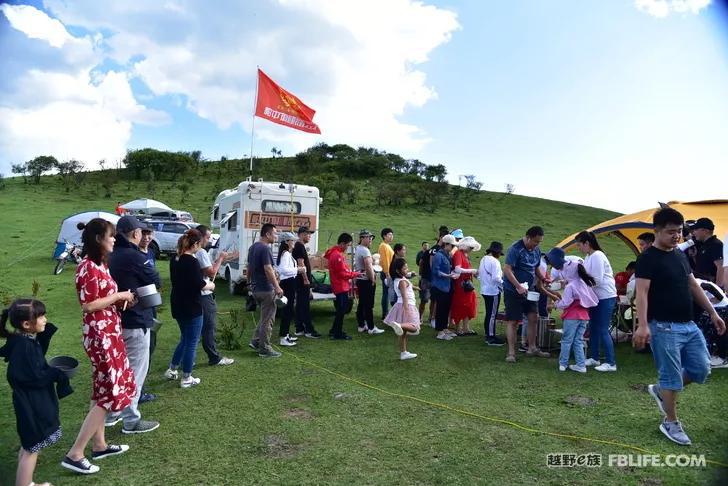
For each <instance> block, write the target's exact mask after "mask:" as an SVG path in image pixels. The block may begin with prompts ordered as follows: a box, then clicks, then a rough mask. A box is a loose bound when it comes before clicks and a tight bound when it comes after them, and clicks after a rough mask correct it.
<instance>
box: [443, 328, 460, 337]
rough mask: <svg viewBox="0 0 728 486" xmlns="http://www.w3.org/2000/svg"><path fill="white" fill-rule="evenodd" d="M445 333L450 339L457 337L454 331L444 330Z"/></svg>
mask: <svg viewBox="0 0 728 486" xmlns="http://www.w3.org/2000/svg"><path fill="white" fill-rule="evenodd" d="M445 332H446V333H447V334H448V336H450V337H456V336H457V335H458V333H456V332H455V331H451V330H450V329H445Z"/></svg>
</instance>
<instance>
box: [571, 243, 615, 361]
mask: <svg viewBox="0 0 728 486" xmlns="http://www.w3.org/2000/svg"><path fill="white" fill-rule="evenodd" d="M576 247H577V248H578V249H579V251H581V252H582V253H584V255H586V256H585V257H584V268H585V269H586V271H587V273H588V274H589V275H591V276H592V277H593V278H594V281H595V282H596V285H595V286H594V293H595V294H597V297H598V298H599V304H598V305H597V306H596V307H592V308H590V309H589V349H590V354H591V357H590V358H589V359H587V360H586V365H587V366H594V367H595V368H594V369H595V370H597V371H617V361H616V359H615V356H614V344H613V343H612V336H611V335H610V334H609V322H610V321H611V319H612V312H613V311H614V305H615V304H616V302H617V286H616V284H615V282H614V273H613V272H612V265H611V264H610V263H609V260H608V259H607V255H605V254H604V252H603V251H602V248H601V246H599V242H598V241H597V237H596V235H595V234H594V233H592V232H591V231H582V232H581V233H579V234H578V235H576ZM600 347H604V352H605V360H606V361H605V362H604V363H602V362H601V361H599V348H600Z"/></svg>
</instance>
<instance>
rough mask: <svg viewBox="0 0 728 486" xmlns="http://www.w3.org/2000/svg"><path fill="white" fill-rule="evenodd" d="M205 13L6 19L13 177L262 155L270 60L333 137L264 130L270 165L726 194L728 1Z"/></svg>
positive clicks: (175, 10)
mask: <svg viewBox="0 0 728 486" xmlns="http://www.w3.org/2000/svg"><path fill="white" fill-rule="evenodd" d="M23 5H30V6H32V8H31V7H23ZM211 5H213V7H212V8H211V7H208V6H205V5H204V4H201V3H199V2H194V1H186V0H165V1H159V2H144V3H142V4H137V3H131V4H130V3H128V2H103V3H99V2H94V1H92V0H79V1H77V2H72V4H68V3H66V2H63V1H61V0H46V1H45V2H11V3H10V4H6V5H4V6H2V7H0V8H1V9H2V13H3V14H4V15H0V59H2V60H1V61H0V67H1V68H2V70H3V72H4V73H8V75H7V76H4V77H3V80H1V81H0V172H3V173H6V174H7V173H9V166H10V164H11V163H17V162H19V161H22V160H27V159H28V158H32V157H33V156H35V155H39V154H40V153H53V154H55V155H57V156H58V157H59V158H68V157H76V158H79V159H81V160H83V161H84V162H85V163H86V164H87V166H88V167H94V166H95V165H96V163H97V161H98V160H99V159H101V158H103V159H106V160H107V161H111V162H112V163H113V161H115V160H118V159H119V158H120V157H121V156H123V151H124V150H125V149H127V148H138V147H146V146H151V147H155V148H159V149H166V150H201V151H202V152H203V154H204V156H205V157H207V158H210V159H216V158H219V157H220V156H222V155H226V156H228V157H235V156H237V157H239V156H242V155H243V154H249V153H250V128H251V126H250V124H251V116H250V111H251V107H252V103H253V90H254V87H255V85H254V82H255V66H256V64H260V65H261V67H262V68H263V69H264V70H266V72H268V74H269V75H271V77H273V78H274V79H276V80H277V81H279V82H280V83H281V84H282V85H283V86H285V87H286V88H287V89H289V90H290V91H292V92H294V93H295V94H297V95H299V96H300V97H301V98H302V99H303V100H304V101H305V102H307V103H308V104H310V105H311V106H312V107H314V108H315V109H317V110H318V113H317V117H316V120H317V121H318V122H319V123H320V125H321V128H322V131H323V134H322V136H321V137H317V136H312V135H308V134H302V133H297V132H296V133H292V132H291V131H290V130H286V129H284V128H281V127H278V126H275V125H273V124H271V123H269V122H267V121H264V120H257V121H256V140H255V150H254V153H255V154H256V155H268V154H269V153H270V149H271V147H274V146H275V147H278V148H280V149H282V150H283V152H284V154H286V155H292V154H295V153H296V152H297V151H299V150H302V149H304V148H305V147H307V146H310V145H312V144H314V143H317V142H319V141H325V142H327V143H349V144H351V145H354V146H356V145H366V146H374V147H377V148H380V149H382V150H387V151H390V152H395V153H399V154H401V155H403V156H405V157H411V158H417V159H420V160H422V161H423V162H426V163H443V164H445V165H446V166H447V167H448V171H449V173H450V177H451V181H453V182H457V180H458V175H464V174H475V175H476V176H477V177H478V178H479V180H481V181H482V182H484V184H485V188H486V189H489V190H496V191H502V190H503V189H504V186H505V184H507V183H510V184H513V185H514V186H515V188H516V192H517V193H519V194H525V195H531V196H539V197H545V198H549V199H558V200H565V201H569V202H575V203H581V204H586V205H594V206H599V207H605V208H609V209H614V210H618V211H632V210H638V209H642V208H644V207H647V206H653V205H655V203H656V201H658V200H659V201H668V200H673V199H678V200H697V199H705V198H718V197H726V196H727V195H728V190H726V183H725V181H724V178H722V177H720V175H721V171H722V172H725V169H724V167H725V166H728V156H727V155H726V154H728V137H726V136H725V135H724V132H725V127H726V126H728V97H727V96H726V94H727V93H726V91H727V89H726V87H727V86H728V21H727V20H726V12H727V11H728V9H726V7H725V2H716V1H715V0H714V1H713V2H712V3H711V2H709V1H708V0H614V1H601V0H580V1H576V0H573V1H551V0H524V1H519V2H511V1H475V0H473V1H450V2H439V1H433V2H425V3H424V4H420V3H417V2H410V1H408V0H389V1H384V0H377V1H374V0H372V1H369V2H351V3H347V2H336V1H334V0H269V1H266V2H249V3H245V4H240V2H232V1H230V2H225V1H220V2H215V3H214V4H211ZM234 183H235V182H234V181H231V185H232V184H234Z"/></svg>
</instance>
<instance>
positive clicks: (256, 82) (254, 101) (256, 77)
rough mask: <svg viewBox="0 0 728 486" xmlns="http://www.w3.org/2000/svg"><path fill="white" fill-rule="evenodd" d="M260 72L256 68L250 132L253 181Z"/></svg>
mask: <svg viewBox="0 0 728 486" xmlns="http://www.w3.org/2000/svg"><path fill="white" fill-rule="evenodd" d="M258 70H260V66H256V70H255V98H254V99H253V125H252V128H251V130H250V174H249V178H250V180H251V181H252V180H253V141H254V140H255V110H256V108H257V105H258V80H259V78H260V75H259V74H258Z"/></svg>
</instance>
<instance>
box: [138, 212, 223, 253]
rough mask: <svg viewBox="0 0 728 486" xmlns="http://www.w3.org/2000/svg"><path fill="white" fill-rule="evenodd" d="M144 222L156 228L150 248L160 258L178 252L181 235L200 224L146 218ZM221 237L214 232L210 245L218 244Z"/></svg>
mask: <svg viewBox="0 0 728 486" xmlns="http://www.w3.org/2000/svg"><path fill="white" fill-rule="evenodd" d="M144 222H145V223H146V224H148V225H149V226H150V227H151V228H152V229H153V230H154V234H153V235H152V242H151V243H150V244H149V248H150V250H151V251H152V252H153V253H154V257H155V258H159V255H161V254H165V255H171V254H173V253H176V252H177V240H179V237H180V236H182V234H183V233H184V232H185V231H187V230H188V229H190V228H197V227H198V226H199V225H200V223H195V222H194V221H171V220H168V219H144ZM219 238H220V235H219V234H217V233H212V235H211V236H210V243H209V247H210V248H212V247H215V246H217V240H218V239H219Z"/></svg>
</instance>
